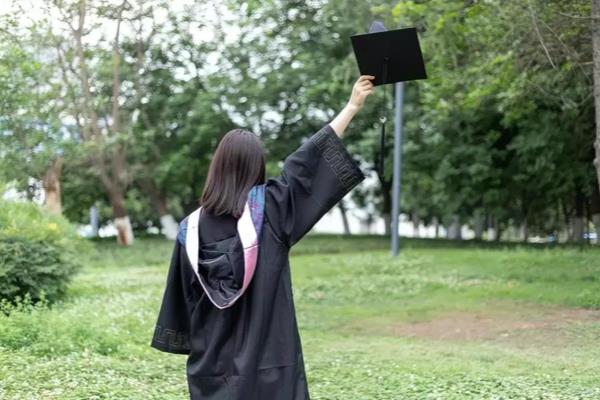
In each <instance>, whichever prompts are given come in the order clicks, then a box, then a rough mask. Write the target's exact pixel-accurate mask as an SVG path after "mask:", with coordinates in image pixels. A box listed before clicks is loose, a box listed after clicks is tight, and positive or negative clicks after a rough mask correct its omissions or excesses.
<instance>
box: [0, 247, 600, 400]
mask: <svg viewBox="0 0 600 400" xmlns="http://www.w3.org/2000/svg"><path fill="white" fill-rule="evenodd" d="M403 243H405V244H406V246H405V248H404V249H403V250H402V254H401V256H400V257H398V258H396V259H393V258H392V257H390V256H389V252H388V250H387V249H386V248H387V244H388V243H387V240H385V239H383V238H378V237H357V238H341V237H336V236H330V237H328V236H310V235H309V236H308V237H307V238H306V239H305V240H304V241H303V242H302V243H300V244H299V245H298V246H297V247H296V248H294V250H293V256H292V261H291V265H292V270H293V283H294V298H295V302H296V308H297V311H298V319H299V323H300V329H301V331H300V334H301V337H302V340H303V348H304V357H305V362H306V367H307V373H308V379H309V387H310V390H311V395H312V398H313V399H314V400H319V399H321V400H326V399H327V400H358V399H600V251H599V250H597V249H586V250H583V251H582V250H580V249H577V248H555V249H535V248H520V247H514V246H513V247H511V248H502V247H500V246H497V247H496V248H485V249H484V248H480V247H477V246H472V245H469V246H461V247H453V246H451V245H450V244H449V243H448V242H426V241H403ZM172 246H173V245H172V243H169V242H166V241H162V240H156V239H145V240H139V241H138V242H137V243H136V244H135V245H134V246H133V248H129V249H123V248H118V247H116V246H115V245H113V244H112V243H105V242H101V243H98V244H97V245H96V247H97V252H96V253H95V254H91V255H85V258H86V260H87V261H86V267H85V269H84V270H83V271H82V272H81V273H80V274H79V275H78V276H77V277H76V279H75V280H74V282H73V283H72V285H71V287H70V290H69V293H68V296H67V298H66V299H65V300H64V301H63V302H62V303H60V304H57V305H55V306H54V307H52V309H40V308H33V309H32V310H29V311H27V312H16V313H13V314H12V315H11V316H10V317H6V316H4V315H1V314H0V399H3V400H4V399H36V400H37V399H61V400H70V399H90V400H91V399H161V400H168V399H187V398H188V395H187V386H186V382H185V357H184V356H177V355H170V354H165V353H161V352H158V351H156V350H154V349H151V348H150V347H149V342H150V338H151V335H152V332H153V328H154V323H155V322H156V316H157V312H158V307H159V304H160V300H161V298H162V292H163V289H164V283H165V278H166V272H167V267H168V261H169V257H170V253H171V250H172Z"/></svg>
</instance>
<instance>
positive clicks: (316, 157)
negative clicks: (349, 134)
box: [265, 76, 373, 246]
mask: <svg viewBox="0 0 600 400" xmlns="http://www.w3.org/2000/svg"><path fill="white" fill-rule="evenodd" d="M370 79H373V77H370V76H363V77H361V78H359V79H358V81H357V82H356V83H355V84H354V87H353V89H352V95H351V97H350V101H349V102H348V104H347V105H346V106H345V107H344V109H343V110H342V111H341V112H340V113H339V114H338V115H337V116H336V117H335V119H334V120H333V121H331V122H330V123H329V124H326V125H325V126H323V127H322V128H321V129H320V130H319V131H318V132H316V133H314V134H313V135H312V136H311V137H310V138H309V139H308V140H307V141H305V142H304V143H303V144H302V145H301V146H300V147H299V148H298V149H297V150H296V151H294V152H293V153H292V154H290V155H289V156H288V157H287V158H286V159H285V162H284V164H283V171H282V172H281V176H279V177H277V178H270V179H269V180H268V181H267V183H266V191H265V199H266V204H265V216H266V220H267V222H268V224H269V225H270V227H271V229H272V230H273V232H274V233H275V235H276V236H277V237H278V238H279V239H280V240H281V241H282V242H284V243H285V244H286V245H287V246H293V245H294V244H295V243H296V242H298V240H300V239H301V238H302V237H303V236H304V235H305V234H306V233H307V232H308V231H309V230H310V228H312V227H313V225H314V224H315V223H316V222H317V221H318V220H319V219H320V218H321V217H322V216H323V215H324V214H325V213H326V212H327V211H329V210H330V209H331V208H332V207H333V206H334V205H335V204H336V203H337V202H338V201H340V200H341V199H342V198H343V197H344V196H345V195H346V194H347V193H348V192H349V191H350V190H352V189H353V188H354V187H355V186H356V185H358V184H359V183H360V182H361V181H362V180H364V179H365V176H364V174H363V173H362V171H361V170H360V168H359V165H358V163H357V162H356V161H355V160H354V159H353V157H352V155H351V154H350V153H349V152H348V150H347V149H346V147H345V146H344V144H343V142H342V140H341V136H342V135H343V133H344V131H345V130H346V127H347V126H348V124H349V123H350V121H351V120H352V118H353V117H354V115H355V114H356V112H358V110H360V108H361V107H362V105H363V103H364V100H365V98H366V97H367V96H368V95H369V94H371V93H372V90H373V85H372V83H371V82H370Z"/></svg>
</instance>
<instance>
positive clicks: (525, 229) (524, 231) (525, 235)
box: [521, 219, 529, 243]
mask: <svg viewBox="0 0 600 400" xmlns="http://www.w3.org/2000/svg"><path fill="white" fill-rule="evenodd" d="M521 239H522V240H523V243H527V241H528V240H529V224H528V223H527V220H526V219H525V220H524V221H523V222H522V223H521Z"/></svg>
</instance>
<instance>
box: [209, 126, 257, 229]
mask: <svg viewBox="0 0 600 400" xmlns="http://www.w3.org/2000/svg"><path fill="white" fill-rule="evenodd" d="M264 182H265V149H264V146H263V144H262V141H261V140H260V138H259V137H258V136H257V135H255V134H254V133H252V132H249V131H246V130H243V129H233V130H231V131H229V132H227V133H226V134H225V136H223V138H222V139H221V141H220V142H219V145H218V146H217V150H216V151H215V154H214V156H213V159H212V161H211V163H210V167H209V169H208V176H207V177H206V183H205V184H204V190H203V191H202V197H201V199H200V205H201V206H202V207H203V208H204V209H205V210H206V211H208V212H210V213H212V214H214V215H222V214H230V215H233V216H234V217H236V218H239V217H240V216H241V215H242V212H243V211H244V204H245V203H246V196H247V194H248V192H249V191H250V189H251V188H252V186H254V185H259V184H262V183H264Z"/></svg>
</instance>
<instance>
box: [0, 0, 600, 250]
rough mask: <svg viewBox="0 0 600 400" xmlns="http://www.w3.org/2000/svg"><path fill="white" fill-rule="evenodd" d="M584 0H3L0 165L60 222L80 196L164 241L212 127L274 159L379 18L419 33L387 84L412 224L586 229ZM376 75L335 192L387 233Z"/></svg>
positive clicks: (587, 5)
mask: <svg viewBox="0 0 600 400" xmlns="http://www.w3.org/2000/svg"><path fill="white" fill-rule="evenodd" d="M34 3H35V2H34ZM597 3H598V2H597V0H574V1H560V0H553V1H541V0H527V1H517V0H510V1H502V2H501V1H476V0H455V1H443V0H429V1H397V0H396V1H349V0H341V1H308V2H296V1H274V0H272V1H248V2H245V3H239V2H227V3H225V4H224V3H222V2H194V1H191V0H190V1H178V2H169V1H163V0H152V1H141V0H125V1H120V0H119V1H117V0H114V1H109V0H96V1H92V0H88V1H76V0H70V1H62V0H55V1H53V2H51V3H43V4H44V7H41V8H39V9H38V10H36V11H37V12H36V13H35V14H34V15H28V13H27V10H26V9H25V8H24V7H26V6H24V4H25V3H24V2H19V3H18V4H17V5H16V6H15V7H14V8H13V11H14V12H12V13H11V12H7V13H4V14H3V16H2V18H3V21H2V22H3V26H4V28H3V29H1V30H0V36H2V41H0V58H1V60H2V62H1V64H0V89H1V90H2V93H3V98H2V100H1V102H0V135H1V136H0V165H1V166H2V168H1V170H0V177H1V179H2V180H3V181H5V182H10V183H11V185H12V187H13V188H14V190H16V191H18V192H20V193H24V195H25V196H26V197H28V198H30V199H33V198H36V197H40V196H41V197H42V198H43V199H44V201H45V203H46V205H47V207H48V208H49V209H50V210H52V211H53V212H55V213H60V212H61V211H62V212H63V213H64V214H65V216H66V217H67V218H69V219H70V220H71V221H73V222H77V223H87V220H88V210H89V208H90V207H91V206H92V205H94V204H96V205H98V206H99V209H100V215H101V217H102V218H101V219H102V222H103V223H106V222H108V221H109V220H112V221H113V224H114V225H115V226H116V227H117V230H118V233H119V234H118V238H119V240H120V242H121V243H123V244H128V243H131V241H132V240H133V231H134V230H140V231H142V230H144V229H146V228H148V227H150V226H155V227H160V228H161V230H162V232H163V233H164V234H165V235H167V236H169V237H173V235H174V231H175V229H176V221H177V220H179V219H180V218H181V217H182V216H184V215H185V214H186V213H187V212H189V211H191V210H192V209H194V208H195V207H196V205H197V199H198V197H199V195H200V191H201V188H202V185H203V181H204V177H205V176H206V172H207V168H208V164H209V162H210V157H211V153H212V151H213V149H214V147H215V146H216V144H217V142H218V140H219V138H220V137H221V136H222V135H223V134H224V133H225V132H227V131H228V130H229V129H231V128H233V127H234V126H244V127H247V128H250V129H252V130H253V131H254V132H256V133H258V134H260V135H261V137H262V138H263V139H264V141H265V144H266V148H267V151H268V159H269V165H268V171H269V174H270V175H275V174H277V173H278V171H279V167H280V163H281V161H282V160H283V159H284V158H285V156H286V155H287V154H289V153H290V152H291V151H293V150H294V149H295V148H296V147H297V146H298V145H299V144H300V143H301V142H302V140H304V139H305V138H306V137H308V136H309V135H310V134H311V133H313V132H315V131H316V130H317V129H319V128H320V127H321V126H322V125H323V124H325V123H327V122H328V121H329V120H330V119H331V118H333V116H334V115H335V113H336V112H337V111H338V110H339V109H340V108H341V107H343V105H344V104H345V102H346V101H347V97H348V94H349V90H350V87H351V84H352V82H353V81H354V80H355V79H356V77H357V75H358V70H357V68H356V65H355V60H354V55H353V53H352V49H351V45H350V40H349V36H350V35H352V34H356V33H364V32H366V31H367V29H368V26H369V24H370V23H371V21H372V20H373V19H380V20H382V21H383V22H384V23H385V24H386V26H387V27H388V29H394V28H397V27H403V26H416V27H417V28H418V30H419V34H420V39H421V45H422V47H423V51H424V54H425V58H426V64H427V69H428V75H429V79H428V80H426V81H421V82H418V83H411V84H408V85H407V86H406V95H405V108H404V113H405V141H404V148H403V151H404V164H403V189H404V190H403V192H402V201H401V205H402V212H403V213H404V215H406V217H407V218H409V219H410V220H411V221H412V222H413V225H414V226H415V234H416V235H419V233H420V230H419V227H421V226H430V227H434V226H435V227H436V228H435V232H436V234H437V232H440V233H441V232H442V229H441V227H444V229H443V231H445V232H446V233H447V235H448V236H449V237H450V238H455V239H459V238H460V237H461V235H460V233H461V230H460V229H459V228H460V227H461V226H468V227H470V228H471V229H472V231H473V232H474V235H475V238H476V239H488V240H500V239H507V238H510V239H513V240H514V239H518V240H527V239H528V238H530V237H532V236H537V237H542V238H546V237H548V236H550V237H552V238H554V239H556V238H560V240H561V241H565V240H571V241H584V240H585V238H589V237H590V235H589V232H590V231H591V230H594V229H595V231H596V232H599V231H600V193H599V190H598V187H599V181H600V172H599V170H600V165H598V163H596V164H594V158H595V157H598V155H597V154H598V151H600V150H598V149H595V147H594V142H595V141H596V142H597V143H598V142H599V140H600V139H598V137H600V130H599V129H600V128H597V127H596V125H595V124H596V121H595V118H596V117H595V115H598V111H597V109H598V108H600V89H599V88H598V81H599V80H600V79H599V78H598V76H600V72H599V70H600V40H599V39H598V29H597V27H598V26H599V25H600V24H599V23H596V24H594V23H593V22H594V21H596V20H595V19H594V18H593V15H594V14H593V13H594V12H595V13H596V15H598V14H599V13H600V11H599V10H600V7H598V4H597ZM35 4H38V3H35ZM40 4H42V3H40ZM38 5H39V4H38ZM593 5H594V7H596V8H595V9H594V8H593ZM20 7H21V8H20ZM594 10H595V11H594ZM594 27H596V29H595V30H594ZM594 34H595V36H594ZM594 38H595V39H594ZM594 47H595V49H596V52H595V53H594ZM594 73H595V74H596V75H594ZM594 77H595V80H596V97H594ZM384 90H391V88H384V87H381V88H379V90H378V93H377V95H376V96H375V97H374V98H373V99H371V100H372V101H370V102H369V104H368V105H367V106H366V108H365V110H363V112H362V113H361V114H360V115H359V116H358V118H357V119H356V120H355V121H354V122H353V124H352V126H351V129H350V131H349V132H348V134H347V136H346V137H345V138H344V141H345V142H346V143H347V145H348V147H349V148H350V150H351V151H352V152H353V154H355V155H356V156H357V157H358V158H360V161H361V163H362V166H363V170H364V171H366V172H368V173H369V175H370V179H368V180H367V182H365V184H364V185H362V186H361V187H360V188H359V189H358V190H356V191H355V192H354V193H353V202H354V203H355V204H356V206H357V207H359V208H361V209H363V210H364V211H363V215H364V214H365V213H366V215H367V216H366V217H364V218H366V219H367V220H372V219H373V218H375V217H377V218H382V219H383V220H384V221H385V224H384V226H385V227H386V232H388V233H389V216H390V211H391V210H390V208H391V201H390V190H391V166H392V163H391V148H392V141H393V138H392V137H391V136H392V135H388V137H387V139H388V140H389V145H388V146H387V148H388V149H390V154H385V157H387V160H386V163H385V164H386V168H387V170H386V171H385V173H384V174H383V175H381V176H380V175H379V172H378V171H377V170H376V168H374V166H375V161H376V159H377V157H378V151H379V146H378V141H377V139H378V126H377V121H378V116H379V114H380V113H381V112H387V113H388V117H391V109H390V107H391V105H392V101H391V99H392V96H391V94H392V92H391V91H390V92H389V93H388V97H387V100H388V101H387V103H384V102H383V100H384V98H383V97H384V96H383V91H384ZM595 101H596V104H595ZM388 120H391V118H388ZM390 125H391V123H390ZM599 148H600V147H599ZM339 210H340V212H341V213H342V216H344V220H346V219H347V215H346V214H347V213H348V212H349V211H348V204H344V203H341V204H340V205H339ZM373 214H374V215H373ZM594 227H595V228H594ZM346 229H347V230H348V228H346Z"/></svg>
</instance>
